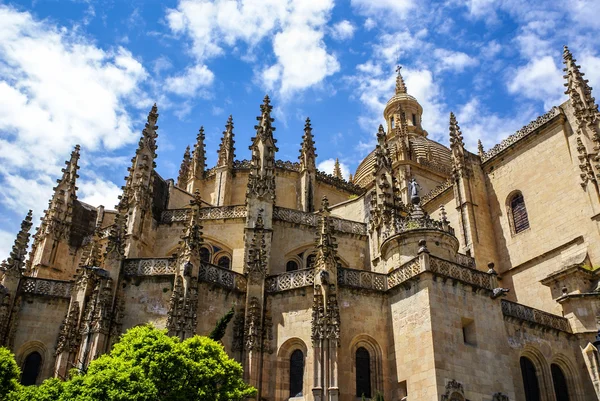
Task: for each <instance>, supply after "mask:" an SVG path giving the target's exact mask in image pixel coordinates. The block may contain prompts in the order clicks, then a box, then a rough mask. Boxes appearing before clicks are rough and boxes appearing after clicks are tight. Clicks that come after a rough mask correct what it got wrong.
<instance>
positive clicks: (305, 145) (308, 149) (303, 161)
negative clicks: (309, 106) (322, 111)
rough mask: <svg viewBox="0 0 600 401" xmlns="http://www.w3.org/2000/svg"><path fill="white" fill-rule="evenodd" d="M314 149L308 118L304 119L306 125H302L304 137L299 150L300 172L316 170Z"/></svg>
mask: <svg viewBox="0 0 600 401" xmlns="http://www.w3.org/2000/svg"><path fill="white" fill-rule="evenodd" d="M316 150H317V149H316V148H315V141H314V139H313V134H312V127H311V125H310V118H306V124H305V125H304V135H303V136H302V146H301V148H300V156H299V157H298V159H300V171H302V170H306V169H309V170H315V169H316V158H317V154H316V153H315V152H316Z"/></svg>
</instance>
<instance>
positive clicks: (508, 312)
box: [502, 299, 572, 333]
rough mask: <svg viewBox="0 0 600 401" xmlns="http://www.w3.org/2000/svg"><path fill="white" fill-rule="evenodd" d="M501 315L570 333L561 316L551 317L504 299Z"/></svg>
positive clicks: (565, 321) (546, 313)
mask: <svg viewBox="0 0 600 401" xmlns="http://www.w3.org/2000/svg"><path fill="white" fill-rule="evenodd" d="M502 313H503V314H504V316H508V317H512V318H515V319H518V320H523V321H526V322H529V323H533V324H536V325H540V326H544V327H549V328H552V329H556V330H560V331H564V332H566V333H571V332H572V331H571V325H570V324H569V321H568V320H567V319H566V318H564V317H562V316H558V315H553V314H552V313H548V312H544V311H541V310H539V309H534V308H530V307H529V306H525V305H521V304H518V303H516V302H511V301H507V300H505V299H503V300H502Z"/></svg>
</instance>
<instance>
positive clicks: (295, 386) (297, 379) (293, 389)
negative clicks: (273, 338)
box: [290, 349, 304, 397]
mask: <svg viewBox="0 0 600 401" xmlns="http://www.w3.org/2000/svg"><path fill="white" fill-rule="evenodd" d="M303 386H304V354H303V353H302V351H300V350H299V349H297V350H296V351H294V352H292V356H291V357H290V397H302V387H303Z"/></svg>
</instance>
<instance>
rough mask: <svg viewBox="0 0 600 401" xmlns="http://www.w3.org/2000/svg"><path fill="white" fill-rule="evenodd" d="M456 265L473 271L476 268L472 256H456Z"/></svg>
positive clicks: (459, 254) (458, 254) (460, 254)
mask: <svg viewBox="0 0 600 401" xmlns="http://www.w3.org/2000/svg"><path fill="white" fill-rule="evenodd" d="M456 263H458V264H459V265H462V266H466V267H470V268H471V269H474V268H475V259H474V258H472V257H470V256H467V255H463V254H462V253H457V254H456Z"/></svg>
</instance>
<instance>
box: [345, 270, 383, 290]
mask: <svg viewBox="0 0 600 401" xmlns="http://www.w3.org/2000/svg"><path fill="white" fill-rule="evenodd" d="M387 279H388V276H387V275H386V274H381V273H375V272H371V271H366V270H355V269H345V268H340V269H338V284H339V285H341V286H346V287H355V288H364V289H368V290H376V291H386V290H387V288H388V286H387Z"/></svg>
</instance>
